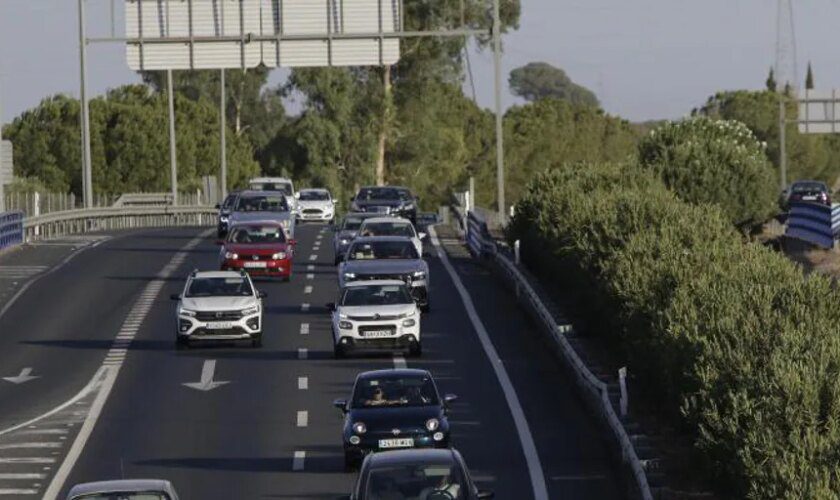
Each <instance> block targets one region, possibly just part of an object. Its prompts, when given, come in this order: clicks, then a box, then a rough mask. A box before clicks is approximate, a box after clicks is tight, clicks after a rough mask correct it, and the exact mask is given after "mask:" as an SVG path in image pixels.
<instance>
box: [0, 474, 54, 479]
mask: <svg viewBox="0 0 840 500" xmlns="http://www.w3.org/2000/svg"><path fill="white" fill-rule="evenodd" d="M45 477H47V475H46V474H44V473H41V472H0V479H17V480H19V479H44V478H45Z"/></svg>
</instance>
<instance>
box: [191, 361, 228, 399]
mask: <svg viewBox="0 0 840 500" xmlns="http://www.w3.org/2000/svg"><path fill="white" fill-rule="evenodd" d="M215 371H216V360H215V359H208V360H206V361H204V365H203V366H202V367H201V382H186V383H184V384H183V385H185V386H187V387H189V388H190V389H196V390H199V391H205V392H206V391H212V390H213V389H215V388H217V387H219V386H222V385H225V384H227V383H229V382H228V381H226V380H217V381H213V372H215Z"/></svg>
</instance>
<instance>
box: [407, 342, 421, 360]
mask: <svg viewBox="0 0 840 500" xmlns="http://www.w3.org/2000/svg"><path fill="white" fill-rule="evenodd" d="M408 355H409V356H411V357H412V358H419V357H420V356H422V355H423V346H422V345H420V342H417V343H416V344H412V345H411V347H409V348H408Z"/></svg>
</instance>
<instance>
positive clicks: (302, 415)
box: [297, 410, 309, 427]
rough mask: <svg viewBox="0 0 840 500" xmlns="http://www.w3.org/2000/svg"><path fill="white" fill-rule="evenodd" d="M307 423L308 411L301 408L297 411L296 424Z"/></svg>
mask: <svg viewBox="0 0 840 500" xmlns="http://www.w3.org/2000/svg"><path fill="white" fill-rule="evenodd" d="M308 425H309V412H308V411H306V410H302V411H299V412H297V426H298V427H306V426H308Z"/></svg>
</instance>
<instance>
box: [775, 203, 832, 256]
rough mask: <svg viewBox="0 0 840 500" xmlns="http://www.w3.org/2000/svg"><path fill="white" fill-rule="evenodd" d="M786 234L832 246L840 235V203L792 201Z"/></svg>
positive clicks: (819, 244) (827, 246) (815, 243)
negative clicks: (826, 203) (828, 204)
mask: <svg viewBox="0 0 840 500" xmlns="http://www.w3.org/2000/svg"><path fill="white" fill-rule="evenodd" d="M785 236H788V237H790V238H796V239H800V240H804V241H807V242H808V243H812V244H814V245H818V246H821V247H823V248H832V247H833V246H834V242H835V241H837V240H838V237H840V204H836V203H835V204H834V205H832V206H831V207H828V206H826V205H822V204H819V203H808V202H794V203H792V204H791V207H790V214H789V216H788V220H787V229H786V230H785Z"/></svg>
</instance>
